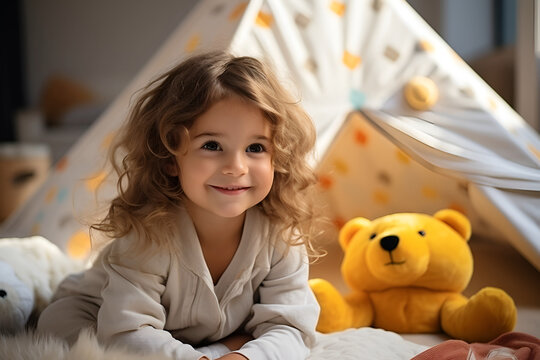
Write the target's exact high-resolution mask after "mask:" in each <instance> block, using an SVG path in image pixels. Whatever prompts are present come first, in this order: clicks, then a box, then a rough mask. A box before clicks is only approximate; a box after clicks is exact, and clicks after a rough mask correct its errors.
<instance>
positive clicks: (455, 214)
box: [433, 209, 471, 241]
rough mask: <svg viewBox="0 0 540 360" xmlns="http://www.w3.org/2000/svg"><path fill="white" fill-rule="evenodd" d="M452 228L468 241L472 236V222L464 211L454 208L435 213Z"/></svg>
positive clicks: (436, 216) (437, 217)
mask: <svg viewBox="0 0 540 360" xmlns="http://www.w3.org/2000/svg"><path fill="white" fill-rule="evenodd" d="M433 217H435V218H436V219H438V220H440V221H442V222H443V223H445V224H446V225H448V226H450V227H451V228H452V229H454V230H455V231H457V233H458V234H460V235H461V236H462V237H463V238H464V239H465V240H466V241H468V240H469V238H470V237H471V223H470V221H469V219H467V217H466V216H465V215H463V214H462V213H460V212H459V211H456V210H452V209H444V210H439V211H437V212H436V213H435V215H433Z"/></svg>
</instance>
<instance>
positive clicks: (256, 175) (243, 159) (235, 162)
mask: <svg viewBox="0 0 540 360" xmlns="http://www.w3.org/2000/svg"><path fill="white" fill-rule="evenodd" d="M271 136H272V134H271V129H270V125H269V123H268V121H267V120H266V119H265V118H264V116H263V113H262V112H261V110H260V109H259V108H258V107H256V106H255V105H252V104H250V103H248V102H246V101H244V100H242V99H241V98H240V97H237V96H232V97H230V98H226V99H224V100H221V101H219V102H217V103H216V104H214V105H213V106H212V107H211V108H210V109H208V110H207V111H206V112H205V113H203V114H202V115H201V116H200V117H199V118H197V119H196V120H195V122H194V124H193V126H192V127H191V128H190V143H189V147H188V149H187V152H185V153H183V154H179V155H177V157H176V162H177V165H178V169H179V175H178V176H179V179H180V183H181V185H182V189H183V191H184V194H185V195H186V197H187V202H188V204H187V206H188V207H189V208H190V209H193V210H195V211H197V212H198V214H201V213H200V211H203V212H209V213H211V214H213V215H218V216H221V217H228V218H231V217H236V216H238V215H242V214H243V213H244V212H245V211H246V210H247V209H248V208H250V207H252V206H254V205H256V204H257V203H259V202H260V201H262V200H263V199H264V198H265V197H266V195H268V193H269V192H270V188H271V187H272V182H273V179H274V168H273V165H272V143H271ZM201 215H202V214H201Z"/></svg>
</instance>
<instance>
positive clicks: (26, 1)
mask: <svg viewBox="0 0 540 360" xmlns="http://www.w3.org/2000/svg"><path fill="white" fill-rule="evenodd" d="M195 3H196V0H159V1H154V0H137V1H131V0H113V1H109V0H92V1H87V0H53V1H45V0H23V10H22V18H23V41H24V53H25V58H26V59H25V64H24V71H25V73H26V84H25V85H26V86H25V87H26V95H27V96H26V98H27V102H28V105H29V106H35V105H37V103H38V99H39V95H40V91H41V90H42V87H43V84H44V82H45V81H46V80H47V78H48V77H50V76H51V75H55V74H60V75H63V76H67V77H69V78H72V79H74V80H76V81H78V82H80V83H82V84H84V85H86V86H87V87H88V88H90V90H92V91H94V92H95V93H97V94H98V95H99V96H100V97H102V98H103V99H104V100H105V101H110V100H112V99H114V97H115V96H116V95H117V94H118V93H119V92H120V91H121V90H122V89H123V88H124V87H125V86H126V84H127V83H128V82H129V81H130V80H131V79H132V78H133V76H134V75H135V74H136V73H137V72H138V71H139V69H140V68H141V67H142V66H143V65H144V64H145V62H146V61H147V60H149V58H150V57H151V56H152V55H153V54H154V52H155V51H156V50H157V49H158V47H159V46H160V45H161V44H162V43H163V41H164V40H165V39H166V38H167V36H168V35H169V34H170V33H171V32H172V31H173V30H174V29H175V28H176V26H178V24H180V22H181V21H182V18H183V17H184V16H185V15H186V14H187V13H188V12H189V10H190V9H191V8H192V7H193V6H194V5H195Z"/></svg>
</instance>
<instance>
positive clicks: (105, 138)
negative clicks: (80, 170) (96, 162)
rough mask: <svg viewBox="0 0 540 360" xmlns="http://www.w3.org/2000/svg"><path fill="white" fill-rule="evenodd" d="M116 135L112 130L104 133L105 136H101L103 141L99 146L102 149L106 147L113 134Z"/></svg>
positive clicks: (109, 143)
mask: <svg viewBox="0 0 540 360" xmlns="http://www.w3.org/2000/svg"><path fill="white" fill-rule="evenodd" d="M115 135H116V133H115V132H114V131H112V132H110V133H108V134H107V135H105V137H104V138H103V141H101V148H102V149H108V148H109V146H111V143H112V141H113V139H114V136H115Z"/></svg>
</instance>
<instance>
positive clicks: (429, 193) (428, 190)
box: [422, 186, 439, 199]
mask: <svg viewBox="0 0 540 360" xmlns="http://www.w3.org/2000/svg"><path fill="white" fill-rule="evenodd" d="M422 195H423V196H424V197H425V198H428V199H435V198H437V197H438V196H439V192H438V191H437V189H434V188H432V187H431V186H424V187H423V188H422Z"/></svg>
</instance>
